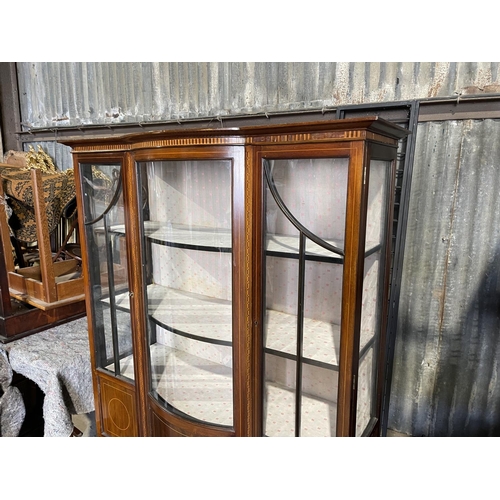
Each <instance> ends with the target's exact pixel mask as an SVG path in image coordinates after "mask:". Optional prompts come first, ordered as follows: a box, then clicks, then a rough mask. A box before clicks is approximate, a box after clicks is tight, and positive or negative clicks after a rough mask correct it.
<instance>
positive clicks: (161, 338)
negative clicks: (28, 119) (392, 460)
mask: <svg viewBox="0 0 500 500" xmlns="http://www.w3.org/2000/svg"><path fill="white" fill-rule="evenodd" d="M406 134H407V131H406V130H405V129H403V128H401V127H399V126H397V125H394V124H391V123H389V122H387V121H384V120H382V119H377V118H362V119H345V120H334V121H322V122H314V123H300V124H297V123H296V124H288V125H274V126H260V127H243V128H234V129H206V130H193V129H188V130H185V129H183V130H180V131H179V130H170V131H161V132H147V133H143V134H129V135H124V136H122V137H119V138H117V137H107V138H93V139H92V138H86V139H81V140H80V139H71V140H66V141H64V144H67V145H69V146H71V147H72V151H73V158H74V167H75V175H76V179H77V200H78V205H79V217H80V224H79V226H80V236H81V241H82V246H83V262H84V276H85V280H86V281H85V288H86V304H87V315H88V318H89V329H90V331H89V335H90V346H91V358H92V366H93V375H94V378H93V382H94V393H95V401H96V422H97V431H98V435H103V436H269V437H274V436H288V437H291V436H376V435H380V412H381V402H382V399H381V398H382V388H383V382H384V381H383V374H384V372H385V370H384V368H385V362H386V359H385V354H386V353H385V351H386V340H385V333H386V323H387V312H388V311H387V308H388V297H389V277H390V276H389V275H390V259H391V248H390V245H391V229H392V214H393V199H394V186H395V163H396V155H397V147H398V141H399V140H400V139H401V138H403V137H404V136H405V135H406Z"/></svg>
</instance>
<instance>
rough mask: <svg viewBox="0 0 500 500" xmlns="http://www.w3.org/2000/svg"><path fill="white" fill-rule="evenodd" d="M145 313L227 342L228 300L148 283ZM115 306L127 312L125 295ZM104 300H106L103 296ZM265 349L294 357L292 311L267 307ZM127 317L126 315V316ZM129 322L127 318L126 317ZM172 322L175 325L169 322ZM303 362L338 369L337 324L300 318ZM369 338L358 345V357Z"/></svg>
mask: <svg viewBox="0 0 500 500" xmlns="http://www.w3.org/2000/svg"><path fill="white" fill-rule="evenodd" d="M148 298H149V311H148V312H149V316H150V318H151V319H152V320H153V321H154V322H155V323H156V324H157V325H158V326H160V327H162V328H164V329H166V330H168V331H170V332H173V333H175V334H177V335H180V336H183V337H187V338H190V339H193V340H198V341H201V342H208V343H211V344H216V345H223V346H230V345H231V325H232V309H231V302H230V301H226V300H222V299H216V298H213V297H207V296H205V295H200V294H196V293H190V292H185V291H182V290H177V289H174V288H167V287H164V286H161V285H156V284H152V285H149V286H148ZM115 300H116V307H117V309H118V310H121V311H126V312H129V311H130V300H129V294H128V292H127V293H122V294H119V295H117V296H116V299H115ZM103 302H104V303H108V302H109V299H104V300H103ZM267 315H268V321H269V324H268V328H267V330H266V331H267V340H266V351H268V352H272V353H273V354H275V355H277V356H283V357H286V358H288V359H295V354H296V347H295V338H296V322H297V318H296V317H295V316H294V315H292V314H287V313H283V312H280V311H275V310H267ZM174 317H175V320H173V318H174ZM127 320H128V317H127ZM128 321H129V320H128ZM174 322H175V328H173V327H172V326H171V325H172V324H173V323H174ZM304 331H305V332H306V334H305V336H304V350H303V357H304V359H303V361H304V362H305V363H307V362H309V363H311V364H316V365H318V366H323V367H325V368H330V369H334V370H335V369H337V368H338V352H339V346H340V326H339V325H336V324H334V323H328V322H325V321H319V320H314V319H311V318H304ZM371 342H372V339H370V340H367V341H366V342H365V343H364V344H363V345H362V346H361V350H362V352H361V357H362V356H363V355H364V353H365V352H366V349H367V348H368V347H369V346H370V345H371Z"/></svg>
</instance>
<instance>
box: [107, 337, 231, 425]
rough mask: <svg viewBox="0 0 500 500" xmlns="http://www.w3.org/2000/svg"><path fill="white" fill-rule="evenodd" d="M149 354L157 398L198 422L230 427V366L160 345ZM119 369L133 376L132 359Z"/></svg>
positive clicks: (152, 348) (123, 362) (151, 347)
mask: <svg viewBox="0 0 500 500" xmlns="http://www.w3.org/2000/svg"><path fill="white" fill-rule="evenodd" d="M150 352H151V366H152V367H153V370H152V373H151V376H152V379H153V380H152V382H153V387H154V388H155V391H156V393H157V394H158V396H159V397H160V398H162V399H163V400H165V401H168V403H169V404H170V405H172V406H173V407H174V408H175V409H176V410H178V411H179V412H182V413H184V414H186V415H188V416H192V417H193V418H196V419H198V420H204V421H206V422H212V423H215V424H219V425H226V426H230V425H232V423H233V407H232V405H233V395H232V391H233V381H232V368H231V367H228V366H224V365H221V364H219V363H214V362H213V361H210V360H207V359H204V358H200V357H198V356H195V355H193V354H190V353H187V352H184V351H182V350H179V349H173V348H171V347H169V346H166V345H163V344H153V345H152V346H150ZM122 366H123V369H124V370H125V369H126V371H124V373H123V374H124V375H125V376H129V377H133V372H134V363H133V358H132V356H129V357H128V358H126V359H125V360H123V361H122ZM167 367H168V369H167ZM108 369H112V365H110V366H109V367H108Z"/></svg>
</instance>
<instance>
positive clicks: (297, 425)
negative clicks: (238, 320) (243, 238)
mask: <svg viewBox="0 0 500 500" xmlns="http://www.w3.org/2000/svg"><path fill="white" fill-rule="evenodd" d="M348 164H349V160H348V158H315V159H300V160H299V159H297V160H264V165H263V166H264V172H265V179H266V183H265V185H266V196H265V205H266V206H265V238H264V241H265V246H266V248H265V285H264V286H265V290H266V308H265V313H264V353H265V356H264V365H265V376H264V416H263V417H264V418H263V421H264V434H265V435H266V436H304V437H309V436H311V437H312V436H335V433H336V420H337V392H338V366H339V352H340V320H341V317H340V313H341V300H342V275H343V252H344V237H345V214H346V196H347V175H348Z"/></svg>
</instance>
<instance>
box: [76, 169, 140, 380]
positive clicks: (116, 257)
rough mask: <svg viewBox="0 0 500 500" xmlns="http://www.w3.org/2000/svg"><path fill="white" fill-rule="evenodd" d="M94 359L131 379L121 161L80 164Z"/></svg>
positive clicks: (130, 334) (130, 338) (130, 333)
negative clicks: (117, 162)
mask: <svg viewBox="0 0 500 500" xmlns="http://www.w3.org/2000/svg"><path fill="white" fill-rule="evenodd" d="M80 175H81V183H82V194H83V205H84V206H83V210H84V224H85V234H86V239H87V248H88V261H89V262H88V267H89V282H90V287H91V290H90V300H91V307H92V316H93V334H94V345H95V350H96V353H95V354H96V356H95V359H96V363H97V365H98V367H99V368H102V369H105V370H107V371H110V372H111V373H113V374H114V375H120V376H123V377H126V378H129V379H131V380H133V378H134V370H133V359H132V330H131V325H130V312H129V305H128V293H129V292H128V291H129V284H128V276H127V249H126V245H125V237H124V236H125V226H124V203H123V192H122V178H121V166H120V164H80Z"/></svg>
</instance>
